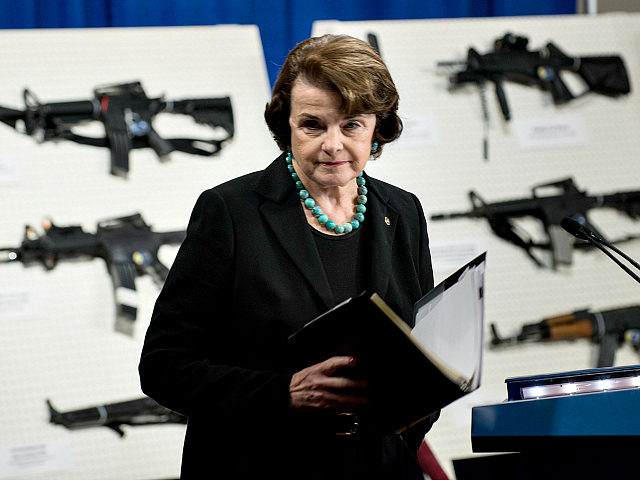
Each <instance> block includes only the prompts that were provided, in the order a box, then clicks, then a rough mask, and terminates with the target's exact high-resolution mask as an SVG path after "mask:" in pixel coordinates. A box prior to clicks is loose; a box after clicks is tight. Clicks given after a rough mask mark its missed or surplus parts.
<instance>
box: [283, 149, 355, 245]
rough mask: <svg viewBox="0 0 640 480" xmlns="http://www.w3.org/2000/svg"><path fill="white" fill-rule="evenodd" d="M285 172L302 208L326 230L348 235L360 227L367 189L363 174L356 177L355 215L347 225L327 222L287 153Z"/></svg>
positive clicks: (291, 157) (290, 155)
mask: <svg viewBox="0 0 640 480" xmlns="http://www.w3.org/2000/svg"><path fill="white" fill-rule="evenodd" d="M285 160H286V162H287V170H289V173H291V178H293V180H294V182H295V183H296V189H297V190H298V196H299V197H300V199H301V200H302V201H304V206H305V207H307V208H308V209H309V210H311V213H312V214H313V215H315V216H316V217H317V218H318V222H319V223H320V224H321V225H324V227H325V228H326V229H327V230H331V231H333V232H335V233H338V234H340V233H349V232H352V231H353V230H356V229H358V228H359V227H360V224H361V223H362V222H364V212H366V211H367V207H366V206H365V203H367V187H365V183H366V180H365V179H364V177H363V176H362V174H363V173H364V172H360V175H358V176H357V177H356V183H357V184H358V197H357V198H356V202H357V203H356V213H355V215H354V216H353V220H351V221H350V222H347V223H336V222H334V221H333V220H329V217H327V215H326V214H324V213H322V209H321V208H320V207H319V206H318V205H316V201H315V200H314V199H313V198H311V197H310V196H309V192H308V191H307V190H306V189H305V188H304V185H303V184H302V181H301V180H300V177H298V174H297V173H296V171H295V169H294V168H293V155H292V154H291V152H287V156H286V159H285Z"/></svg>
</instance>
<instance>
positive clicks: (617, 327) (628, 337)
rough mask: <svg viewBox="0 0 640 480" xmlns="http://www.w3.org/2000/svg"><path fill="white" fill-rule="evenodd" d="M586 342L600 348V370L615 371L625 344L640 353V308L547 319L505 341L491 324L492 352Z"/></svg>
mask: <svg viewBox="0 0 640 480" xmlns="http://www.w3.org/2000/svg"><path fill="white" fill-rule="evenodd" d="M579 338H586V339H589V340H591V341H592V342H593V343H595V344H597V345H598V358H597V361H596V367H597V368H600V367H611V366H613V363H614V360H615V354H616V350H617V349H618V348H619V347H620V346H621V345H622V344H623V343H625V341H626V342H627V343H629V344H631V345H632V346H633V347H634V348H635V349H636V351H638V350H640V305H633V306H630V307H621V308H614V309H611V310H602V311H590V310H586V309H585V310H577V311H575V312H571V313H567V314H563V315H558V316H553V317H549V318H545V319H543V320H541V321H540V322H536V323H529V324H525V325H523V326H522V329H521V330H520V332H519V333H518V334H517V335H514V336H512V337H506V338H505V337H501V336H500V335H499V334H498V329H497V327H496V325H495V323H492V324H491V342H490V344H489V346H490V348H492V349H499V348H502V347H505V346H510V345H519V344H523V343H531V342H555V341H563V340H576V339H579Z"/></svg>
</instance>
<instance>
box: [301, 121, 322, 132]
mask: <svg viewBox="0 0 640 480" xmlns="http://www.w3.org/2000/svg"><path fill="white" fill-rule="evenodd" d="M302 126H303V127H304V128H308V129H309V130H317V129H318V128H320V124H319V123H318V122H316V121H315V120H307V121H306V122H304V123H303V124H302Z"/></svg>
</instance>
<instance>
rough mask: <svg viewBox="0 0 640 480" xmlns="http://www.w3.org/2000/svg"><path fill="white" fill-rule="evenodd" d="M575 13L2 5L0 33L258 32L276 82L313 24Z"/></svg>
mask: <svg viewBox="0 0 640 480" xmlns="http://www.w3.org/2000/svg"><path fill="white" fill-rule="evenodd" d="M571 13H576V0H520V1H518V2H515V1H512V0H348V1H345V0H322V1H319V2H316V3H313V2H312V1H309V0H175V1H172V0H19V1H16V0H0V28H4V29H7V28H81V27H135V26H172V25H173V26H178V25H215V24H220V23H236V24H255V25H258V27H259V28H260V35H261V38H262V44H263V48H264V53H265V59H266V62H267V70H268V72H269V79H270V81H271V83H272V84H273V81H274V79H275V77H276V75H277V72H278V69H279V68H280V65H282V62H283V61H284V58H285V57H286V56H287V53H288V52H289V50H290V49H291V48H292V47H293V46H294V45H295V44H296V43H298V42H299V41H301V40H303V39H304V38H306V37H308V36H309V35H310V33H311V24H312V23H313V21H314V20H331V19H333V20H396V19H414V18H453V17H490V16H511V15H547V14H571Z"/></svg>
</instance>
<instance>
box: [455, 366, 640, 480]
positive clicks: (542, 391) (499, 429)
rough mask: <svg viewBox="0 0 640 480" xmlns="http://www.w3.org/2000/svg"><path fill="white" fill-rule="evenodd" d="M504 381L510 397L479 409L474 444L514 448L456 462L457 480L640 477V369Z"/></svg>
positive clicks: (474, 414)
mask: <svg viewBox="0 0 640 480" xmlns="http://www.w3.org/2000/svg"><path fill="white" fill-rule="evenodd" d="M505 383H506V384H507V393H508V399H507V400H506V401H505V402H502V403H499V404H495V405H485V406H480V407H474V408H473V410H472V425H471V444H472V448H473V451H474V452H476V453H488V452H493V453H496V452H501V453H504V452H512V453H511V454H510V455H492V456H489V457H487V456H479V457H474V458H472V459H462V460H456V461H454V467H455V468H456V474H457V476H458V477H459V478H458V480H463V479H464V478H466V477H465V475H467V474H468V473H469V472H471V471H473V475H474V476H473V477H469V478H476V479H494V478H495V479H503V478H504V479H534V478H535V479H544V480H548V479H550V478H554V479H556V478H557V479H560V478H562V479H573V478H580V479H584V478H589V479H591V478H593V479H596V478H597V479H617V478H640V464H639V463H638V461H637V460H636V458H637V455H638V452H640V366H627V367H612V368H597V369H590V370H579V371H572V372H562V373H555V374H551V375H536V376H530V377H517V378H508V379H506V380H505ZM458 470H459V471H460V472H461V474H460V475H458ZM462 472H465V473H462Z"/></svg>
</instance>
